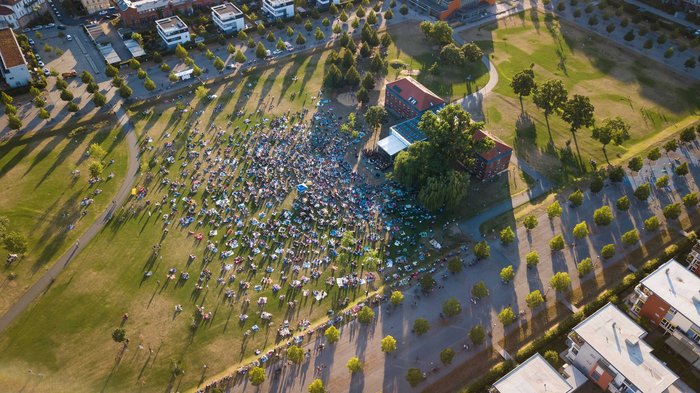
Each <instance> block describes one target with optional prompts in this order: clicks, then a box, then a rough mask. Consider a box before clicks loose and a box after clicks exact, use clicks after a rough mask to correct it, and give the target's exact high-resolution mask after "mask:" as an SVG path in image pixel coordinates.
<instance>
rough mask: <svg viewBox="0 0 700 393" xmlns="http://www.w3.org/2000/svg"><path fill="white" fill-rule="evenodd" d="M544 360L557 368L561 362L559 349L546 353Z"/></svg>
mask: <svg viewBox="0 0 700 393" xmlns="http://www.w3.org/2000/svg"><path fill="white" fill-rule="evenodd" d="M544 360H546V361H547V362H548V363H549V364H551V365H552V367H555V368H556V367H557V364H558V363H559V354H558V353H557V351H553V350H549V351H547V352H545V353H544Z"/></svg>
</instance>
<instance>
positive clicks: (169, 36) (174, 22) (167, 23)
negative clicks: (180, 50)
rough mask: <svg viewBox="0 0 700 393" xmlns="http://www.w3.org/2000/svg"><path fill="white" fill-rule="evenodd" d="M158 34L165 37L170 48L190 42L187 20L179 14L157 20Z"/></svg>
mask: <svg viewBox="0 0 700 393" xmlns="http://www.w3.org/2000/svg"><path fill="white" fill-rule="evenodd" d="M156 29H157V30H158V35H159V36H160V38H162V39H163V42H165V45H166V46H167V47H168V48H172V47H175V46H177V44H181V45H184V44H186V43H188V42H190V29H189V28H188V27H187V25H186V24H185V22H183V21H182V19H180V18H179V17H177V16H171V17H170V18H165V19H159V20H157V21H156Z"/></svg>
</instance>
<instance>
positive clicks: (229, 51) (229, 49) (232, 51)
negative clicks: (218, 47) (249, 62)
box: [226, 42, 236, 55]
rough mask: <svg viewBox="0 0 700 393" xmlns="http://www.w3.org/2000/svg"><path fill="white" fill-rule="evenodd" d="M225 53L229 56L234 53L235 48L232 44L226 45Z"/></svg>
mask: <svg viewBox="0 0 700 393" xmlns="http://www.w3.org/2000/svg"><path fill="white" fill-rule="evenodd" d="M226 52H228V53H229V54H230V55H232V54H234V53H236V47H235V46H233V44H232V43H230V42H229V43H228V45H226Z"/></svg>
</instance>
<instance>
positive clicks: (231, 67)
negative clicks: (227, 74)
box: [226, 63, 236, 70]
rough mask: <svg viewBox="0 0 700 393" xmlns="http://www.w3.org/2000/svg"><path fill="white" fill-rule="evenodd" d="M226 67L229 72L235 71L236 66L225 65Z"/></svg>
mask: <svg viewBox="0 0 700 393" xmlns="http://www.w3.org/2000/svg"><path fill="white" fill-rule="evenodd" d="M226 67H227V68H228V69H229V70H235V69H236V65H235V64H233V63H231V64H229V65H227V66H226Z"/></svg>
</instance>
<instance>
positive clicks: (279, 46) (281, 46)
mask: <svg viewBox="0 0 700 393" xmlns="http://www.w3.org/2000/svg"><path fill="white" fill-rule="evenodd" d="M275 48H277V49H278V50H284V49H285V48H286V46H285V45H284V41H282V39H281V38H278V39H277V43H276V44H275Z"/></svg>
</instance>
